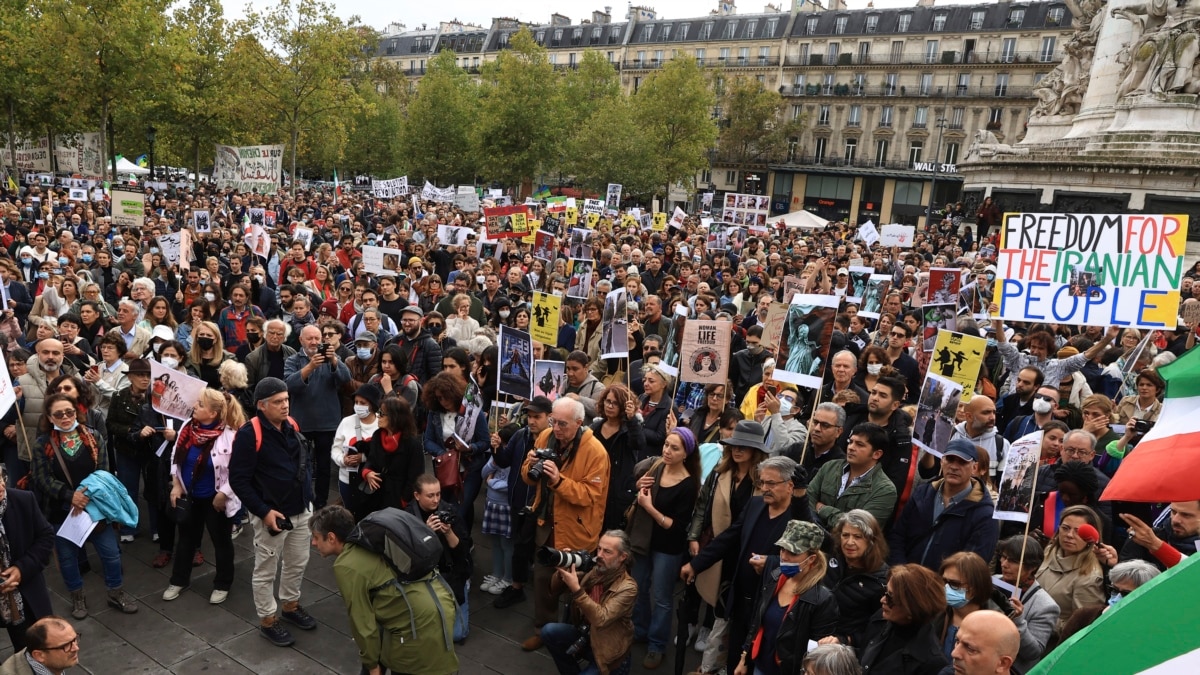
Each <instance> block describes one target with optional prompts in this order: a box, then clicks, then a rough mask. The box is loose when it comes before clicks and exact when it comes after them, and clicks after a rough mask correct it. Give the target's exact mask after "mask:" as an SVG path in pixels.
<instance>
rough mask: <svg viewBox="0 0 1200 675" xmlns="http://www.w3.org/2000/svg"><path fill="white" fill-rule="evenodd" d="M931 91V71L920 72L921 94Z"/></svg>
mask: <svg viewBox="0 0 1200 675" xmlns="http://www.w3.org/2000/svg"><path fill="white" fill-rule="evenodd" d="M932 93H933V73H921V91H920V94H921V96H929V95H930V94H932Z"/></svg>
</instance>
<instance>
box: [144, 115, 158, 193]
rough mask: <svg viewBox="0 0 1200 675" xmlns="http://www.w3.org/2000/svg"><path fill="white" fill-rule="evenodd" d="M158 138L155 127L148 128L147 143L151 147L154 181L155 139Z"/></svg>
mask: <svg viewBox="0 0 1200 675" xmlns="http://www.w3.org/2000/svg"><path fill="white" fill-rule="evenodd" d="M157 136H158V129H155V128H154V126H153V125H151V126H148V127H146V143H147V144H148V145H149V146H150V180H154V139H155V138H157Z"/></svg>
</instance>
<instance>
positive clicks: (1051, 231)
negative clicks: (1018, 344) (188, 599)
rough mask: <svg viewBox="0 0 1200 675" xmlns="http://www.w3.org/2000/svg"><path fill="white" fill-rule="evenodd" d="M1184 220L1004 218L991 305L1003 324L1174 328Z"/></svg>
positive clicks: (1157, 217)
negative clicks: (1017, 322)
mask: <svg viewBox="0 0 1200 675" xmlns="http://www.w3.org/2000/svg"><path fill="white" fill-rule="evenodd" d="M1187 231H1188V216H1186V215H1134V214H1111V215H1105V214H1062V213H1006V214H1004V221H1003V223H1002V224H1001V227H1000V248H999V250H998V255H997V261H996V269H997V270H998V274H997V275H996V291H995V298H996V303H997V304H998V305H999V306H1000V318H1002V319H1003V320H1005V321H1027V322H1050V323H1060V324H1069V325H1093V326H1110V325H1111V326H1121V327H1126V326H1128V327H1134V328H1140V329H1164V330H1171V329H1174V328H1175V324H1176V320H1177V317H1178V311H1179V299H1180V294H1179V287H1180V284H1181V282H1182V280H1183V262H1184V253H1185V249H1186V246H1187Z"/></svg>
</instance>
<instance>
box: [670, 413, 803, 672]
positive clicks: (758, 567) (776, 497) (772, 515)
mask: <svg viewBox="0 0 1200 675" xmlns="http://www.w3.org/2000/svg"><path fill="white" fill-rule="evenodd" d="M764 436H765V434H764V433H763V428H762V425H760V424H758V423H757V422H750V421H747V420H743V421H741V422H738V424H737V427H735V428H734V430H733V435H732V436H730V437H729V438H727V439H725V440H724V441H723V443H725V444H727V445H736V446H740V447H750V448H755V447H757V448H764V447H765V446H764V440H765V439H764ZM764 451H765V450H764ZM796 469H797V465H796V462H795V461H793V460H791V459H789V458H788V457H784V456H777V457H768V458H767V459H764V460H763V461H762V462H761V463H760V464H759V465H758V468H757V470H756V472H757V474H758V475H757V476H756V479H755V482H756V484H757V486H758V488H759V490H761V492H762V495H761V496H755V497H751V498H750V501H749V502H747V504H746V506H745V507H744V508H743V509H742V512H741V514H740V515H739V516H738V519H737V520H736V521H734V522H733V524H731V525H730V526H729V527H728V528H726V529H725V530H724V531H723V532H721V534H719V535H717V537H716V538H715V539H713V540H712V541H711V542H709V543H708V545H707V546H705V547H704V548H702V549H700V551H699V552H698V553H697V554H696V556H695V557H694V558H692V561H691V562H690V563H688V564H686V565H684V566H683V569H682V570H680V572H679V576H680V578H681V579H683V581H684V582H685V583H689V584H690V583H693V582H694V581H695V579H696V575H697V574H699V573H701V572H703V571H704V570H706V569H708V568H709V567H712V566H713V565H715V564H716V563H717V562H720V561H723V560H727V559H729V556H730V555H733V556H734V558H735V559H736V561H737V562H736V564H735V565H734V569H733V583H732V584H731V585H730V587H729V591H728V594H727V595H726V597H725V607H726V612H727V614H728V616H727V617H726V619H727V621H728V632H727V634H726V635H727V637H728V643H727V644H730V645H740V644H743V643H744V642H745V640H746V633H747V632H749V630H750V614H751V611H752V608H753V606H754V599H755V595H756V593H757V591H758V587H759V584H760V583H761V581H762V580H761V578H760V577H759V575H760V574H762V570H763V566H764V565H765V564H766V561H767V556H771V555H779V546H778V545H777V544H776V542H777V541H779V539H780V538H781V537H782V536H783V531H784V529H785V528H786V527H787V523H788V521H789V520H793V519H798V520H808V521H810V522H811V521H812V516H811V514H810V513H809V512H808V509H807V503H806V502H805V500H803V499H799V500H796V505H797V506H800V507H803V508H801V509H799V510H800V511H802V513H796V512H795V509H793V500H792V477H793V476H794V475H795V473H796ZM740 661H741V652H740V651H739V650H737V649H730V650H729V651H728V652H727V654H726V664H727V666H728V668H729V671H730V672H733V670H734V669H735V668H736V667H737V665H738V663H739V662H740Z"/></svg>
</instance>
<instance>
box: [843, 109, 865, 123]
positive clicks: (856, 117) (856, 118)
mask: <svg viewBox="0 0 1200 675" xmlns="http://www.w3.org/2000/svg"><path fill="white" fill-rule="evenodd" d="M846 126H848V127H857V126H862V106H861V105H852V106H850V117H849V118H848V119H847V120H846Z"/></svg>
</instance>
